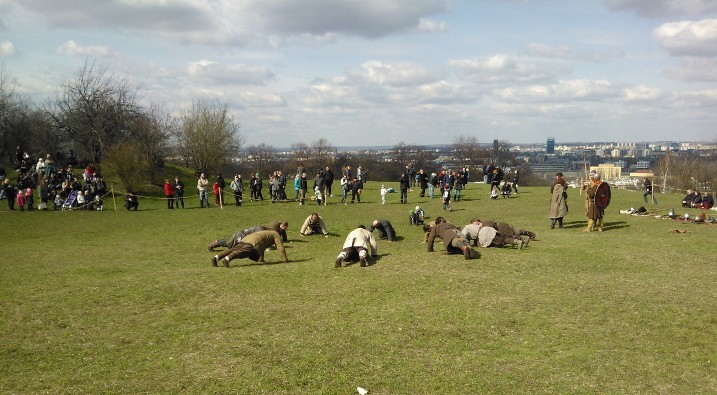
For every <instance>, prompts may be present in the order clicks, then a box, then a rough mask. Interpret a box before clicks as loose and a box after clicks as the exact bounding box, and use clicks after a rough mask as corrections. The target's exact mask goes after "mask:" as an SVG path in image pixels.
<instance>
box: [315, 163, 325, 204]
mask: <svg viewBox="0 0 717 395" xmlns="http://www.w3.org/2000/svg"><path fill="white" fill-rule="evenodd" d="M323 193H324V176H323V174H321V172H320V171H317V172H316V177H314V195H315V196H316V205H317V206H320V205H321V203H322V201H323V200H324V196H323Z"/></svg>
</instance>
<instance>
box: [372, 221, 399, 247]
mask: <svg viewBox="0 0 717 395" xmlns="http://www.w3.org/2000/svg"><path fill="white" fill-rule="evenodd" d="M374 229H378V231H379V232H380V234H379V237H380V238H382V239H388V241H389V242H393V240H394V239H395V238H396V231H395V230H394V229H393V225H391V222H389V221H388V220H387V219H375V220H373V223H372V224H371V229H369V231H370V232H371V233H373V230H374Z"/></svg>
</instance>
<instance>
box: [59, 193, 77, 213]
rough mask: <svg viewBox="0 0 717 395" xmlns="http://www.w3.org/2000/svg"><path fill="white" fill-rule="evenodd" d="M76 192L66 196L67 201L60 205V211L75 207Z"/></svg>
mask: <svg viewBox="0 0 717 395" xmlns="http://www.w3.org/2000/svg"><path fill="white" fill-rule="evenodd" d="M76 202H77V191H72V192H70V194H69V195H67V199H65V202H64V203H62V211H65V209H68V210H69V209H71V208H72V207H75V206H76V205H77V203H76Z"/></svg>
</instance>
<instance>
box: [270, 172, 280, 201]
mask: <svg viewBox="0 0 717 395" xmlns="http://www.w3.org/2000/svg"><path fill="white" fill-rule="evenodd" d="M269 196H270V197H271V202H272V203H276V201H277V200H279V173H277V172H274V173H273V174H270V175H269Z"/></svg>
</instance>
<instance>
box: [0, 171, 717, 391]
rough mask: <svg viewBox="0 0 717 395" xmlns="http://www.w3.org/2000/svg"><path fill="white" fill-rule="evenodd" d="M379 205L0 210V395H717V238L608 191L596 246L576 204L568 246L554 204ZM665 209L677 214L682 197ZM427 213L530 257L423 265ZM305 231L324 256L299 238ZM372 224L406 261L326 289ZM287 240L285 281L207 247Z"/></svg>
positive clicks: (520, 199) (155, 203) (504, 254)
mask: <svg viewBox="0 0 717 395" xmlns="http://www.w3.org/2000/svg"><path fill="white" fill-rule="evenodd" d="M191 181H192V180H185V182H186V184H187V186H188V188H187V189H188V190H190V189H191V187H192V186H193V185H192V182H191ZM391 185H392V186H394V187H396V186H397V185H393V184H391ZM379 187H380V184H379V183H377V182H369V183H368V184H367V190H366V192H365V194H364V196H363V200H364V201H365V203H362V204H360V205H350V204H349V205H347V206H344V205H340V204H337V203H336V202H337V201H338V199H337V198H333V199H332V200H331V201H330V202H331V204H329V206H328V207H321V208H318V209H317V207H316V206H315V205H311V204H309V205H307V206H303V207H299V206H298V205H296V204H295V203H293V202H292V203H283V204H271V203H269V202H268V201H265V202H263V203H250V202H247V203H246V204H245V205H244V206H243V207H240V208H237V207H234V206H231V205H227V206H226V207H224V209H221V210H220V209H219V208H211V209H199V208H198V201H197V199H194V198H190V199H187V207H188V208H187V209H185V210H171V211H170V210H167V209H166V208H165V205H164V202H163V201H161V200H149V199H142V200H141V205H140V211H138V212H126V211H125V210H124V209H122V207H121V203H122V202H121V198H119V197H118V200H117V204H118V211H116V212H115V211H112V202H111V201H110V200H109V199H108V200H106V202H105V203H106V208H107V209H109V210H107V211H104V212H88V211H84V212H33V213H28V212H24V213H19V212H12V213H9V212H7V209H6V206H5V202H0V210H2V211H0V221H2V230H0V239H1V240H2V250H3V253H2V258H1V259H0V262H1V263H0V333H1V334H0V371H2V377H0V393H48V394H63V393H68V394H69V393H83V394H84V393H128V394H135V393H172V394H173V393H251V394H255V393H326V394H348V393H355V391H356V387H358V386H360V387H364V388H366V389H368V390H369V393H370V394H437V393H441V394H452V393H455V394H477V393H483V394H488V393H491V394H493V393H495V394H516V393H530V394H603V393H659V394H698V393H704V394H706V393H717V369H716V367H717V364H716V362H717V304H716V303H715V301H717V287H716V286H715V284H717V267H716V266H715V256H716V255H717V253H715V247H714V242H715V240H716V235H717V225H695V224H682V223H676V222H673V221H671V220H658V219H654V218H651V217H635V216H629V215H620V214H618V211H619V209H622V208H629V207H639V206H640V205H643V204H644V203H642V193H638V192H628V191H614V198H613V203H612V205H611V206H610V208H609V209H608V212H607V216H606V217H607V228H606V231H605V232H603V233H597V232H593V233H585V232H582V231H581V230H582V228H583V227H584V226H585V218H584V216H583V214H582V212H583V210H582V207H583V201H582V198H583V197H582V196H579V195H578V192H577V190H572V191H570V197H569V199H568V201H569V204H570V208H571V212H570V214H569V215H568V216H567V217H566V220H567V223H566V225H567V228H566V229H562V230H558V229H555V230H549V229H548V225H549V220H548V218H547V212H548V201H549V192H548V188H537V187H536V188H521V193H520V195H517V196H516V197H514V198H511V199H509V200H502V199H501V200H498V201H491V200H489V199H487V195H488V191H487V187H486V186H484V185H482V184H471V185H470V186H469V189H468V190H467V191H465V192H464V196H465V198H464V200H463V201H461V202H459V203H455V204H453V207H454V209H455V210H454V211H453V212H450V213H444V212H443V211H442V210H440V207H441V205H440V202H439V200H438V199H434V200H433V201H429V199H427V198H419V197H418V193H416V192H413V193H411V194H409V201H410V203H409V205H400V204H399V203H398V194H390V195H389V202H388V203H387V204H386V205H385V206H382V205H380V204H379V203H378V202H379V200H380V199H379V194H378V188H379ZM291 194H292V195H293V191H292V193H291ZM658 198H659V200H660V203H661V205H659V206H657V208H658V209H661V210H662V213H666V211H667V209H669V208H670V207H675V208H677V207H679V200H680V199H681V196H677V195H669V196H666V195H660V196H658ZM228 200H229V199H228ZM416 204H420V205H422V206H423V207H424V208H425V209H426V212H427V214H428V215H429V216H430V217H431V218H435V217H436V216H438V215H443V216H445V217H446V218H448V219H449V220H450V221H452V222H454V223H456V224H465V223H467V222H468V220H469V219H470V218H471V217H473V216H478V217H479V218H483V219H491V218H492V219H497V220H503V221H506V222H509V223H511V224H513V225H515V226H516V227H518V228H523V229H528V230H533V231H535V232H537V233H538V239H539V240H538V241H535V242H531V243H530V246H529V247H528V248H527V249H524V250H522V251H521V250H516V249H513V248H503V249H497V248H491V249H480V252H481V258H480V259H478V260H472V261H465V260H464V259H463V257H462V256H447V255H445V254H444V252H443V251H444V249H443V247H442V245H440V243H438V244H437V245H436V252H434V253H428V252H426V246H425V245H424V244H421V239H422V232H421V230H420V228H419V227H414V226H410V225H408V218H407V216H408V211H409V209H410V208H411V207H413V206H414V205H416ZM648 208H652V206H648ZM312 211H318V212H319V213H320V214H321V215H322V216H323V217H324V219H325V220H326V222H327V225H328V227H329V231H330V232H331V237H329V238H328V239H327V238H323V237H319V236H314V237H307V238H302V237H300V236H298V227H299V226H300V225H301V223H302V222H303V220H304V219H305V218H306V216H307V215H309V214H310V213H311V212H312ZM683 212H684V210H683V209H679V210H678V213H683ZM690 213H691V214H693V215H694V213H696V211H694V210H690ZM711 213H714V212H711ZM374 218H388V219H390V220H391V221H392V222H393V224H394V226H395V227H396V230H397V233H398V235H399V236H400V237H401V239H400V240H399V241H398V242H395V243H387V242H385V241H379V254H380V255H381V256H380V259H378V261H377V262H376V264H375V265H372V266H370V267H367V268H361V267H359V266H358V265H352V266H349V267H345V268H341V269H334V267H333V266H334V262H333V261H334V258H335V257H336V255H337V254H338V252H339V250H340V249H341V245H342V243H343V241H344V237H345V235H346V234H347V233H348V232H349V231H350V230H351V229H353V228H355V226H356V225H358V224H359V223H363V224H367V225H368V224H369V223H370V221H371V220H372V219H374ZM280 219H282V220H283V219H285V220H288V221H289V223H290V226H289V238H290V240H291V243H290V244H287V253H288V256H289V259H290V262H289V263H288V264H282V263H279V262H280V260H279V256H278V253H277V252H275V251H270V252H267V254H266V259H267V263H266V264H256V263H251V262H250V261H246V260H237V261H233V262H232V267H231V268H230V269H225V268H213V267H211V264H210V261H209V259H210V256H211V254H210V253H208V252H207V251H206V244H207V243H208V242H209V241H211V240H213V239H216V238H221V237H225V236H228V235H230V234H231V233H233V232H234V231H235V230H236V229H239V228H243V227H247V226H251V225H255V224H261V223H265V222H269V221H273V220H280ZM672 229H683V230H689V232H688V233H682V234H678V233H670V232H669V231H670V230H672Z"/></svg>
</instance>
